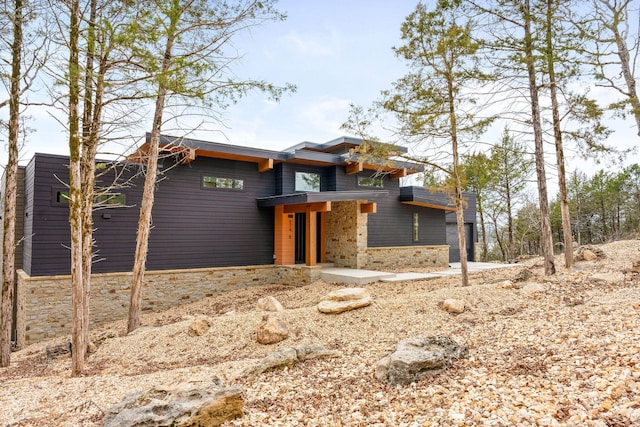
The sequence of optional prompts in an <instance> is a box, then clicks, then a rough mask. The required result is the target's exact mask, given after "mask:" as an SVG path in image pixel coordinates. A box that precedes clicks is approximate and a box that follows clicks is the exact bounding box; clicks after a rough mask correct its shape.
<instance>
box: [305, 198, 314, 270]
mask: <svg viewBox="0 0 640 427" xmlns="http://www.w3.org/2000/svg"><path fill="white" fill-rule="evenodd" d="M306 217H307V218H306V224H305V225H306V227H305V234H306V235H305V237H306V238H305V244H306V247H305V255H306V257H305V258H306V259H305V264H306V265H308V266H313V265H316V260H317V251H316V247H317V246H316V238H317V236H316V227H317V220H316V217H317V215H316V211H312V210H311V206H309V205H307V211H306Z"/></svg>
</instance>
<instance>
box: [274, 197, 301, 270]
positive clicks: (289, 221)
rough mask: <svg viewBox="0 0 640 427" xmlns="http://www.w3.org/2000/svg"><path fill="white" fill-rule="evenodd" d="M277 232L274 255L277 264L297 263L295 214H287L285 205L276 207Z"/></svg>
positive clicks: (275, 233) (275, 234)
mask: <svg viewBox="0 0 640 427" xmlns="http://www.w3.org/2000/svg"><path fill="white" fill-rule="evenodd" d="M274 216H275V227H274V228H275V232H274V242H273V246H274V255H275V257H276V259H275V260H274V264H276V265H290V264H295V262H296V260H295V246H294V233H295V228H294V227H295V224H294V216H293V214H286V213H285V212H284V206H276V207H275V212H274Z"/></svg>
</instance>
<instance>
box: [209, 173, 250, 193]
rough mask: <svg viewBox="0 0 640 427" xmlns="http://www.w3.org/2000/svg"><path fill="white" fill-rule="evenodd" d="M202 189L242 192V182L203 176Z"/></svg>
mask: <svg viewBox="0 0 640 427" xmlns="http://www.w3.org/2000/svg"><path fill="white" fill-rule="evenodd" d="M202 186H203V187H204V188H220V189H225V190H244V180H243V179H236V178H220V177H217V176H203V177H202Z"/></svg>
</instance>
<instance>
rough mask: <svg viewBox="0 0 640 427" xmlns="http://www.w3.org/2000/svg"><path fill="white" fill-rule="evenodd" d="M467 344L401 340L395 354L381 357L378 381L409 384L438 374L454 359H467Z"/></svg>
mask: <svg viewBox="0 0 640 427" xmlns="http://www.w3.org/2000/svg"><path fill="white" fill-rule="evenodd" d="M467 354H468V350H467V347H466V346H465V345H461V344H458V343H457V342H455V341H454V340H453V339H451V338H449V337H447V336H442V335H437V336H433V337H427V338H409V339H405V340H402V341H400V342H399V343H398V344H397V346H396V351H395V352H393V353H391V354H390V355H388V356H386V357H384V358H382V359H381V360H380V361H379V362H378V364H377V366H376V373H375V375H376V378H377V379H378V380H379V381H383V382H388V383H390V384H394V385H397V384H401V385H404V384H409V383H411V382H414V381H417V380H418V379H420V377H421V376H422V375H425V374H428V373H438V372H440V371H441V370H442V369H444V368H446V367H447V366H449V365H450V364H451V362H452V361H453V360H455V359H460V358H462V357H466V356H467Z"/></svg>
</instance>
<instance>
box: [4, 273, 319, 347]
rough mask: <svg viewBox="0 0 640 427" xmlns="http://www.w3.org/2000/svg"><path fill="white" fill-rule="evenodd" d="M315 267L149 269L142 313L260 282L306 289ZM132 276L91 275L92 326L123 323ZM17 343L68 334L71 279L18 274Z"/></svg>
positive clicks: (315, 277)
mask: <svg viewBox="0 0 640 427" xmlns="http://www.w3.org/2000/svg"><path fill="white" fill-rule="evenodd" d="M320 269H321V268H320V267H307V266H275V265H264V266H249V267H222V268H201V269H192V270H165V271H149V272H146V273H145V284H144V288H143V290H142V299H143V301H142V311H143V312H145V311H161V310H166V309H168V308H170V307H174V306H177V305H181V304H188V303H191V302H196V301H199V300H201V299H203V298H207V297H211V296H214V295H218V294H221V293H223V292H225V291H230V290H234V289H242V288H248V287H252V286H260V285H265V284H281V285H305V284H308V283H311V282H313V281H315V280H318V279H319V278H320ZM130 290H131V273H104V274H94V275H93V276H92V277H91V307H90V317H91V325H90V326H91V327H96V326H100V325H103V324H105V323H107V322H111V321H114V320H120V319H126V317H127V314H128V310H129V298H130ZM16 304H17V323H16V325H17V345H18V347H19V348H21V347H24V346H26V345H29V344H32V343H34V342H38V341H42V340H44V339H48V338H53V337H56V336H60V335H65V334H69V333H70V332H71V276H44V277H30V276H29V275H27V274H26V273H25V272H24V271H22V270H18V286H17V293H16Z"/></svg>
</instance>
